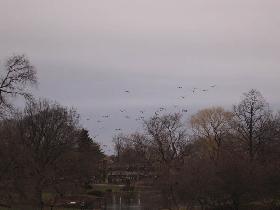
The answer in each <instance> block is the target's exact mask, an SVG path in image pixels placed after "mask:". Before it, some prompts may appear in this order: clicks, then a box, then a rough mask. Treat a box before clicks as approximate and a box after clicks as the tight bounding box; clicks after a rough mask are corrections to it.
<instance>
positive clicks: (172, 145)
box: [144, 113, 187, 209]
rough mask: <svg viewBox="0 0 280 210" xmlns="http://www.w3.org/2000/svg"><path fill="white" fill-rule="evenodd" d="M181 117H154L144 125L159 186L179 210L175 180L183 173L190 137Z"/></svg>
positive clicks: (174, 115)
mask: <svg viewBox="0 0 280 210" xmlns="http://www.w3.org/2000/svg"><path fill="white" fill-rule="evenodd" d="M181 118H182V116H181V115H180V114H178V113H175V114H168V115H163V116H158V115H155V116H153V117H152V118H151V119H150V120H148V121H145V124H144V125H145V130H146V133H147V143H148V145H149V153H150V156H151V157H150V160H151V161H152V165H153V167H154V168H155V171H156V177H157V180H156V181H157V187H158V189H159V190H160V191H161V192H162V195H163V197H164V198H165V199H164V201H166V204H165V205H166V206H167V207H168V208H170V209H174V208H175V209H179V203H178V199H177V194H176V192H177V186H178V180H177V179H176V178H175V177H176V176H177V174H178V173H180V172H179V171H180V168H181V166H182V164H183V162H184V157H185V155H186V154H185V147H186V144H187V135H186V129H185V126H184V125H183V123H182V119H181Z"/></svg>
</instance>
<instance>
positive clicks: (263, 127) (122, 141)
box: [114, 90, 280, 210]
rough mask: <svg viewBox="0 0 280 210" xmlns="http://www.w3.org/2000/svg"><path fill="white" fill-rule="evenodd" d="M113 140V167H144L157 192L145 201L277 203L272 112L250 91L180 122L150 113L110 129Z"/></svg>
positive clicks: (279, 134)
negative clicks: (131, 127)
mask: <svg viewBox="0 0 280 210" xmlns="http://www.w3.org/2000/svg"><path fill="white" fill-rule="evenodd" d="M114 145H115V152H116V162H118V164H119V165H123V166H133V165H135V164H137V165H141V166H142V167H141V168H143V169H145V168H146V169H147V168H149V171H148V173H149V174H150V173H151V171H152V173H153V175H154V176H153V178H152V179H153V182H152V183H153V184H152V187H153V188H154V189H155V190H157V191H158V192H159V194H160V197H158V198H157V199H155V198H152V199H151V202H150V205H155V203H157V204H156V205H158V207H162V208H167V209H180V208H183V207H184V208H187V209H194V208H195V207H199V209H211V210H218V209H225V210H227V209H234V210H238V209H271V210H272V209H279V208H280V115H279V113H274V112H273V111H272V110H270V108H269V105H268V103H267V102H266V101H265V100H264V98H263V96H262V95H261V93H260V92H259V91H257V90H251V91H249V92H248V93H245V94H244V95H243V98H242V100H241V101H240V102H239V104H237V105H234V106H233V108H232V110H225V109H224V108H222V107H211V108H207V109H203V110H200V111H199V112H197V113H196V114H194V115H193V116H192V117H191V119H190V120H189V122H188V123H187V124H184V123H183V121H182V116H181V115H180V114H179V113H174V114H167V115H155V116H153V117H151V118H150V119H149V120H147V121H145V122H144V132H142V133H139V132H136V133H133V134H129V135H124V134H120V135H117V136H115V137H114ZM145 171H146V170H143V172H145ZM156 201H157V202H156Z"/></svg>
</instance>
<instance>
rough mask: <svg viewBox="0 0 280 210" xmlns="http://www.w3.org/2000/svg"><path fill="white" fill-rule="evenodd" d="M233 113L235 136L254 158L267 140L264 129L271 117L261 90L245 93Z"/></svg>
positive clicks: (251, 157)
mask: <svg viewBox="0 0 280 210" xmlns="http://www.w3.org/2000/svg"><path fill="white" fill-rule="evenodd" d="M233 113H234V120H233V129H234V130H235V132H236V135H235V136H236V137H237V138H238V139H239V140H240V141H241V143H242V144H244V145H245V148H246V150H247V151H248V154H249V156H250V159H251V160H253V159H254V158H255V155H256V153H257V152H258V150H259V148H260V146H261V145H262V143H263V141H264V140H265V138H264V134H265V132H264V131H265V130H266V126H267V125H268V121H269V120H270V118H271V111H270V109H269V105H268V103H267V102H266V101H265V99H264V98H263V96H262V95H261V93H260V92H259V91H257V90H254V89H252V90H250V91H249V92H248V93H244V98H243V99H242V100H241V102H240V103H239V104H238V105H235V106H234V107H233Z"/></svg>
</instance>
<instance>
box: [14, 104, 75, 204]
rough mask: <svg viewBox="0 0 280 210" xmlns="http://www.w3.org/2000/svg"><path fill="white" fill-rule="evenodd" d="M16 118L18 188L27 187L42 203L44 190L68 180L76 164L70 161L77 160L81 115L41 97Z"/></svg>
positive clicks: (16, 183) (15, 178)
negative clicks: (76, 148) (19, 172)
mask: <svg viewBox="0 0 280 210" xmlns="http://www.w3.org/2000/svg"><path fill="white" fill-rule="evenodd" d="M16 119H17V120H16V127H15V130H14V133H16V135H17V136H16V143H17V144H18V145H19V147H20V149H19V152H18V156H19V158H18V159H17V164H18V166H19V167H20V168H22V173H21V175H20V177H14V184H15V188H17V189H20V190H21V189H24V186H27V190H26V192H25V194H26V197H28V196H30V195H33V196H31V198H32V199H33V200H34V202H35V203H36V205H37V206H41V205H42V204H43V200H42V194H43V191H44V190H45V189H46V188H47V187H49V188H52V187H54V186H55V185H56V184H57V183H60V182H63V181H65V180H67V177H68V176H70V175H72V173H73V172H74V171H75V169H76V167H77V166H75V164H71V163H75V161H74V160H75V156H74V155H71V154H73V152H74V149H75V147H76V145H77V134H78V132H77V128H78V115H77V114H76V112H75V110H72V109H67V108H65V107H62V106H60V105H58V104H55V103H50V102H48V101H46V100H41V101H38V102H34V103H28V104H27V106H26V108H25V110H24V112H23V113H22V114H18V115H17V117H16ZM71 159H72V161H71ZM67 167H68V168H67ZM72 181H73V180H72Z"/></svg>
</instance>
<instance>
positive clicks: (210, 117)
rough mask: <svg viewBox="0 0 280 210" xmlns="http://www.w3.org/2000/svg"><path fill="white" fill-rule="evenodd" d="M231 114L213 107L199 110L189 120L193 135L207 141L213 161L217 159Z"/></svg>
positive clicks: (228, 127)
mask: <svg viewBox="0 0 280 210" xmlns="http://www.w3.org/2000/svg"><path fill="white" fill-rule="evenodd" d="M232 117H233V114H232V113H231V112H228V111H225V110H224V109H223V108H222V107H213V108H208V109H203V110H200V111H199V112H198V113H196V114H195V115H193V116H192V118H191V127H192V130H193V132H194V135H195V136H196V137H197V138H201V139H204V140H206V141H207V145H208V147H209V149H210V153H211V155H213V156H214V159H217V158H218V157H219V153H220V150H221V146H222V143H223V141H224V139H225V137H226V136H227V135H228V133H229V130H230V121H231V119H232Z"/></svg>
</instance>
